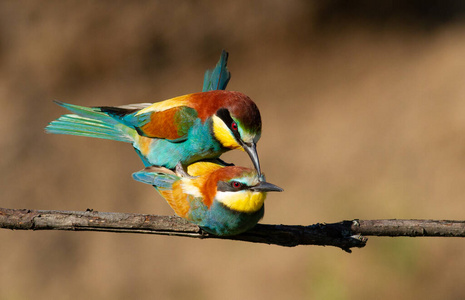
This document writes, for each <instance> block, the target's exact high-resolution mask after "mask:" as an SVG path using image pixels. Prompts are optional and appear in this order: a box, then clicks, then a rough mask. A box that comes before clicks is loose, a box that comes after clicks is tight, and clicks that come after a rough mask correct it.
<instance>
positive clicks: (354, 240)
mask: <svg viewBox="0 0 465 300" xmlns="http://www.w3.org/2000/svg"><path fill="white" fill-rule="evenodd" d="M0 228H6V229H16V230H74V231H105V232H126V233H146V234H161V235H173V236H184V237H193V238H202V239H205V238H215V239H229V240H239V241H246V242H254V243H265V244H273V245H279V246H286V247H294V246H297V245H320V246H335V247H339V248H341V249H343V250H345V251H347V252H351V250H350V249H351V248H354V247H358V248H361V247H364V246H365V245H366V242H367V238H366V237H364V236H363V235H375V236H455V237H465V221H434V220H353V221H342V222H339V223H332V224H325V223H323V224H320V223H318V224H315V225H310V226H299V225H264V224H258V225H257V226H255V227H254V228H253V229H251V230H249V231H247V232H245V233H242V234H240V235H236V236H227V237H219V236H215V235H212V234H208V233H206V232H204V231H202V229H200V228H199V227H198V226H197V225H194V224H191V223H189V222H187V221H186V220H184V219H181V218H179V217H175V216H155V215H142V214H128V213H108V212H96V211H92V210H87V211H85V212H75V211H46V210H28V209H7V208H0Z"/></svg>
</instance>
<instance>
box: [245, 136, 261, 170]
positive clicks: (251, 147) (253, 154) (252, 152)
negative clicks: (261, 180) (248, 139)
mask: <svg viewBox="0 0 465 300" xmlns="http://www.w3.org/2000/svg"><path fill="white" fill-rule="evenodd" d="M242 148H244V150H245V152H247V154H248V155H249V156H250V159H251V160H252V163H253V165H254V167H255V169H256V170H257V172H258V174H259V175H260V174H262V172H261V170H260V161H259V160H258V154H257V145H256V144H255V143H250V144H249V143H242Z"/></svg>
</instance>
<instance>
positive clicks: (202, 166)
mask: <svg viewBox="0 0 465 300" xmlns="http://www.w3.org/2000/svg"><path fill="white" fill-rule="evenodd" d="M221 168H223V166H221V165H219V164H215V163H212V162H196V163H193V164H191V165H189V166H188V167H187V173H188V174H189V175H191V176H194V177H196V176H201V175H205V174H210V173H212V172H214V171H216V170H218V169H221Z"/></svg>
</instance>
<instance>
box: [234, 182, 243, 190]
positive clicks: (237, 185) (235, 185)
mask: <svg viewBox="0 0 465 300" xmlns="http://www.w3.org/2000/svg"><path fill="white" fill-rule="evenodd" d="M232 186H233V188H235V189H238V188H240V187H241V186H242V183H240V182H238V181H233V182H232Z"/></svg>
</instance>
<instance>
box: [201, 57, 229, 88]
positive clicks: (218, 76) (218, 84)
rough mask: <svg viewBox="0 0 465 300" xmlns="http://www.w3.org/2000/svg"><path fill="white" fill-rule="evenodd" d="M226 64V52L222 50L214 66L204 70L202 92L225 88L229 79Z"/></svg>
mask: <svg viewBox="0 0 465 300" xmlns="http://www.w3.org/2000/svg"><path fill="white" fill-rule="evenodd" d="M227 64H228V52H226V51H225V50H223V51H222V52H221V56H220V60H219V61H218V63H217V64H216V66H215V68H214V69H212V70H207V71H206V72H205V76H204V79H203V90H202V92H208V91H214V90H225V89H226V86H227V85H228V82H229V79H231V73H230V72H229V70H228V67H227Z"/></svg>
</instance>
